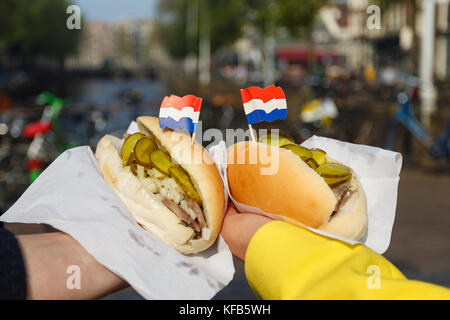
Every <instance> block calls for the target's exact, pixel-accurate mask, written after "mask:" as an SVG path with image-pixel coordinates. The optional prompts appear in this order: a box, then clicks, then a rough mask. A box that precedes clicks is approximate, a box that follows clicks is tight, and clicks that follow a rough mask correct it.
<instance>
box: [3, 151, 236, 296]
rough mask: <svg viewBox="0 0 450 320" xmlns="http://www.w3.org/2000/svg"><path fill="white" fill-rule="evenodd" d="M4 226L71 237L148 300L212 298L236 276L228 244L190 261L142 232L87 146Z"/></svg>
mask: <svg viewBox="0 0 450 320" xmlns="http://www.w3.org/2000/svg"><path fill="white" fill-rule="evenodd" d="M0 220H1V221H4V222H18V223H45V224H49V225H51V226H53V227H54V228H56V229H58V230H61V231H63V232H66V233H68V234H69V235H71V236H72V237H73V238H74V239H75V240H77V241H78V242H79V243H80V244H81V245H82V246H83V247H84V248H85V249H86V250H87V251H88V252H89V253H90V254H91V255H92V256H93V257H94V258H95V259H96V260H97V261H98V262H99V263H101V264H102V265H104V266H105V267H107V268H108V269H109V270H111V271H112V272H114V273H116V274H117V275H118V276H120V277H122V278H123V279H125V280H126V281H127V282H128V283H129V284H130V285H131V286H132V287H133V288H134V289H135V290H136V291H137V292H139V293H140V294H141V295H142V296H143V297H144V298H146V299H210V298H212V297H213V296H214V295H215V294H216V293H217V292H218V291H219V290H221V289H222V288H223V287H225V286H226V285H227V284H228V283H229V282H230V281H231V280H232V278H233V275H234V265H233V258H232V255H231V252H230V250H229V248H228V246H227V245H226V243H225V242H224V240H223V239H222V238H221V237H219V239H218V240H217V241H216V242H215V244H214V245H213V246H212V247H211V248H209V249H208V250H206V251H204V252H202V253H200V254H196V255H193V256H185V255H183V254H180V253H179V252H178V251H176V250H174V249H172V248H171V247H169V246H168V245H166V244H165V243H163V242H162V241H160V240H158V239H157V238H155V237H153V236H152V235H151V234H149V233H148V232H146V231H144V230H143V229H142V228H141V227H139V226H138V225H137V223H136V222H135V221H134V220H133V219H132V217H131V214H130V213H129V212H128V210H127V208H126V207H125V206H124V205H123V204H122V202H121V201H120V199H119V198H118V196H117V195H116V194H115V192H114V191H113V190H112V189H111V188H110V187H109V185H108V184H107V183H106V182H105V181H104V180H103V178H102V176H101V174H100V172H99V170H98V166H97V161H96V159H95V156H94V154H93V153H92V151H91V149H90V148H89V147H87V146H84V147H77V148H73V149H70V150H68V151H66V152H64V153H63V154H62V155H61V156H59V157H58V158H57V159H56V160H55V161H54V162H53V163H52V164H51V165H50V166H49V167H48V168H47V169H46V170H45V171H44V172H43V173H42V174H41V175H40V176H39V177H38V178H37V180H36V181H35V182H34V183H33V184H32V185H31V186H30V187H29V188H28V189H27V190H26V191H25V193H24V194H23V195H22V196H21V197H20V198H19V200H17V202H16V203H15V204H14V205H13V206H12V207H11V208H10V209H9V210H8V211H7V212H6V213H5V214H3V215H2V216H1V217H0ZM48 263H51V261H49V262H48ZM81 276H82V275H81Z"/></svg>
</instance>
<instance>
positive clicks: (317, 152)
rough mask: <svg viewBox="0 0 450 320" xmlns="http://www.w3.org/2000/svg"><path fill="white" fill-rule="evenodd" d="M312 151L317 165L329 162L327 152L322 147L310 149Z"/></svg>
mask: <svg viewBox="0 0 450 320" xmlns="http://www.w3.org/2000/svg"><path fill="white" fill-rule="evenodd" d="M310 150H311V153H312V158H313V159H314V161H315V162H316V163H317V166H321V165H322V164H324V163H325V162H327V153H326V152H325V151H323V150H322V149H310Z"/></svg>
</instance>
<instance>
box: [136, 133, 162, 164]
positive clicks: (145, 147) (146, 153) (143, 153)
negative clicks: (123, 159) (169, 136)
mask: <svg viewBox="0 0 450 320" xmlns="http://www.w3.org/2000/svg"><path fill="white" fill-rule="evenodd" d="M157 148H158V147H157V145H156V142H155V141H154V140H153V138H151V137H143V138H141V139H140V140H139V141H138V142H137V143H136V145H135V146H134V151H133V154H134V158H135V159H136V162H137V163H138V164H140V165H142V166H144V167H147V168H151V166H152V161H151V159H150V155H151V153H152V152H153V151H155V150H156V149H157Z"/></svg>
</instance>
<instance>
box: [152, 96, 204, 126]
mask: <svg viewBox="0 0 450 320" xmlns="http://www.w3.org/2000/svg"><path fill="white" fill-rule="evenodd" d="M201 108H202V98H198V97H196V96H193V95H186V96H184V97H182V98H181V97H178V96H176V95H171V96H170V97H164V99H163V101H162V103H161V107H160V109H159V126H160V128H161V129H163V128H171V129H174V130H176V129H183V130H186V131H189V132H195V128H196V126H197V122H198V120H199V118H200V109H201Z"/></svg>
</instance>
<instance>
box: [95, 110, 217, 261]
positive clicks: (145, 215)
mask: <svg viewBox="0 0 450 320" xmlns="http://www.w3.org/2000/svg"><path fill="white" fill-rule="evenodd" d="M137 122H138V126H139V129H140V131H141V132H142V133H144V134H147V135H148V134H150V133H151V134H152V135H153V136H154V137H155V138H156V139H157V140H158V143H159V144H160V146H161V147H162V148H164V149H165V150H166V151H168V152H169V153H170V154H171V156H172V161H173V162H174V163H177V164H179V165H180V166H181V167H183V168H184V169H185V170H186V171H187V172H188V173H189V175H190V178H191V181H192V183H193V184H194V186H195V188H196V190H197V192H198V194H199V196H200V198H201V199H202V203H203V210H202V211H203V214H204V216H205V220H206V224H207V228H208V230H209V232H208V234H207V235H205V234H203V232H202V236H201V238H198V239H193V237H194V235H195V231H194V230H193V229H192V228H191V227H189V226H186V225H185V224H184V223H182V221H181V220H180V219H179V218H178V217H177V216H176V215H175V214H174V213H173V212H172V211H171V210H169V209H168V208H167V207H166V206H165V205H164V204H163V202H162V201H161V200H160V199H159V198H158V197H155V195H153V194H152V193H151V192H149V191H148V190H145V188H142V185H141V183H140V181H139V179H138V178H137V177H136V176H134V175H133V174H132V173H131V171H130V168H129V167H123V166H122V158H121V155H120V150H121V145H122V141H121V140H120V139H118V138H116V137H113V136H110V135H106V136H104V137H103V138H102V139H101V140H100V141H99V143H98V145H97V149H96V152H95V156H96V158H97V160H98V163H99V167H100V170H101V172H102V175H103V177H104V179H105V180H106V181H107V182H108V184H109V185H110V186H111V187H112V188H113V190H114V191H115V192H116V193H117V194H118V196H119V197H120V199H121V200H122V202H123V203H124V204H125V206H126V207H127V208H128V210H129V211H130V213H131V214H132V215H133V217H134V219H135V220H136V221H137V222H138V223H139V224H140V225H141V226H142V227H143V228H144V229H145V230H147V231H149V232H150V233H152V234H153V235H155V236H156V237H158V238H159V239H161V240H162V241H164V242H166V243H167V244H169V245H170V246H172V247H173V248H175V249H176V250H178V251H179V252H181V253H184V254H194V253H198V252H200V251H203V250H206V249H207V248H208V247H210V246H211V245H212V244H213V243H214V241H215V240H216V238H217V236H218V235H219V232H220V228H221V225H222V219H223V214H224V209H225V199H224V189H223V183H222V180H221V177H220V174H219V172H218V170H217V167H216V165H215V163H214V162H213V160H212V159H211V157H210V155H209V154H208V152H207V151H206V150H205V149H204V148H203V147H202V146H201V145H200V144H198V143H197V142H194V143H192V142H191V137H190V136H189V135H187V134H184V133H181V132H177V131H172V130H170V129H164V130H162V129H160V127H159V120H158V118H154V117H140V118H138V119H137ZM175 149H177V150H178V151H180V150H181V152H178V151H177V152H171V151H172V150H175ZM198 159H200V160H198ZM193 160H195V161H197V162H194V161H193Z"/></svg>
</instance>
